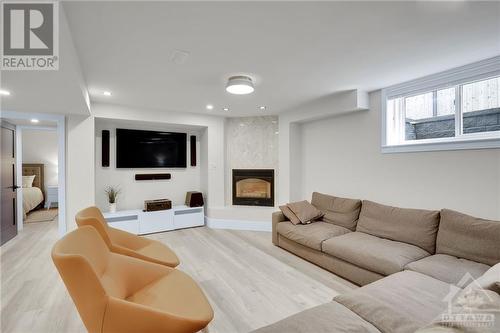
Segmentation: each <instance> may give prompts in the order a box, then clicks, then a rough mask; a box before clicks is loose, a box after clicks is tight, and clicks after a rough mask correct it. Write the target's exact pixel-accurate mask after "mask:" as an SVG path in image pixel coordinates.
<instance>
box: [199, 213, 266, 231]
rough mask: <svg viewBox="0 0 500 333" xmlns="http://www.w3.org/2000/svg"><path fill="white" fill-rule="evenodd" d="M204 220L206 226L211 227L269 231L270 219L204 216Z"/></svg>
mask: <svg viewBox="0 0 500 333" xmlns="http://www.w3.org/2000/svg"><path fill="white" fill-rule="evenodd" d="M205 222H206V225H207V227H209V228H212V229H232V230H251V231H269V232H270V231H271V221H246V220H229V219H216V218H212V217H206V216H205Z"/></svg>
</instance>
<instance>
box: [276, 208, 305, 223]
mask: <svg viewBox="0 0 500 333" xmlns="http://www.w3.org/2000/svg"><path fill="white" fill-rule="evenodd" d="M280 210H281V212H282V213H283V215H285V217H286V218H287V219H289V220H290V222H292V223H293V224H300V220H299V218H298V217H297V215H295V213H294V212H292V210H291V209H290V208H289V207H288V206H287V205H283V206H280Z"/></svg>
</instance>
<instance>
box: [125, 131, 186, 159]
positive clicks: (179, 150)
mask: <svg viewBox="0 0 500 333" xmlns="http://www.w3.org/2000/svg"><path fill="white" fill-rule="evenodd" d="M186 145H187V134H186V133H173V132H156V131H139V130H130V129H122V128H117V129H116V167H117V168H185V167H186V155H187V154H186Z"/></svg>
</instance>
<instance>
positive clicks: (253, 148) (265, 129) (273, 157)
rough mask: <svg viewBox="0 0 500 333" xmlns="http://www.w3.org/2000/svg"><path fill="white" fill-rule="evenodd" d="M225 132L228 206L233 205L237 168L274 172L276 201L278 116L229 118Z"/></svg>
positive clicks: (275, 196) (275, 195) (276, 195)
mask: <svg viewBox="0 0 500 333" xmlns="http://www.w3.org/2000/svg"><path fill="white" fill-rule="evenodd" d="M225 132H226V140H225V141H226V166H225V167H226V170H225V175H226V184H225V187H226V200H225V201H226V206H231V205H233V169H266V170H269V169H270V170H274V182H275V183H274V184H273V185H274V186H273V187H274V191H275V192H274V198H277V197H278V193H277V189H278V186H277V183H276V182H277V180H278V175H277V172H278V136H279V132H278V117H275V116H262V117H241V118H228V119H227V120H226V131H225ZM273 201H274V202H273V203H274V204H275V200H273ZM235 207H239V206H235Z"/></svg>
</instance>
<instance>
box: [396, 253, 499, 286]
mask: <svg viewBox="0 0 500 333" xmlns="http://www.w3.org/2000/svg"><path fill="white" fill-rule="evenodd" d="M489 268H490V266H488V265H485V264H481V263H479V262H475V261H471V260H467V259H461V258H457V257H453V256H449V255H447V254H435V255H432V256H429V257H425V258H423V259H420V260H418V261H414V262H411V263H409V264H408V265H406V266H405V269H409V270H412V271H415V272H419V273H422V274H425V275H429V276H432V277H433V278H436V279H438V280H441V281H443V282H447V283H451V284H454V285H458V286H459V287H461V288H464V287H465V286H466V285H459V284H460V283H464V281H462V279H463V278H464V276H465V277H467V276H466V274H467V273H468V274H470V276H472V277H473V278H474V279H477V278H478V277H480V276H481V275H483V274H484V272H486V271H487V270H488V269H489ZM499 274H500V273H499ZM466 282H467V283H468V282H469V280H468V279H467V281H466Z"/></svg>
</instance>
